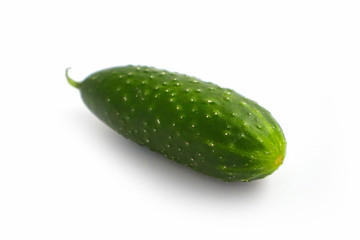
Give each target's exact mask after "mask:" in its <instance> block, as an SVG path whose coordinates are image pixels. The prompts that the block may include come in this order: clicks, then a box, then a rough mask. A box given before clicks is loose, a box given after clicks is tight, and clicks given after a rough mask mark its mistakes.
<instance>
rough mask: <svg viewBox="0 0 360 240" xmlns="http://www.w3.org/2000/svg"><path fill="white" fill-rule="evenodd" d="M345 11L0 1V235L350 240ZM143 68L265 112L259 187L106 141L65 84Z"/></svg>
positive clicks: (301, 6) (352, 69)
mask: <svg viewBox="0 0 360 240" xmlns="http://www.w3.org/2000/svg"><path fill="white" fill-rule="evenodd" d="M359 4H360V3H359V1H346V0H345V1H344V0H343V1H319V0H311V1H226V0H223V1H56V2H54V1H36V0H35V1H2V2H1V3H0V26H1V28H0V29H1V38H0V43H1V45H0V64H1V65H0V66H1V67H0V74H1V80H0V81H1V85H0V86H1V87H0V91H1V93H0V109H1V115H2V117H1V118H0V119H1V124H0V140H1V151H0V239H4V240H8V239H37V240H39V239H67V240H70V239H87V240H90V239H149V238H150V237H151V238H153V239H329V238H330V237H332V238H334V239H359V237H360V236H359V231H358V230H357V227H358V225H359V222H358V218H359V213H360V212H359V204H358V203H359V200H360V199H359V196H358V193H359V183H360V181H359V177H358V173H359V167H360V163H359V162H360V157H359V150H358V149H359V136H360V132H359V120H360V119H359V103H360V101H359V100H360V98H359V87H358V86H357V85H355V84H356V83H358V82H359V79H360V68H359V66H360V57H359V56H360V47H359V46H360V44H359V43H360V31H359V29H360V14H359V12H360V6H359ZM126 64H142V65H150V66H155V67H158V68H164V69H168V70H170V71H177V72H182V73H187V74H189V75H194V76H197V77H199V78H201V79H203V80H206V81H212V82H214V83H217V84H219V85H221V86H223V87H229V88H233V89H234V90H236V91H238V92H240V93H241V94H243V95H245V96H247V97H249V98H251V99H254V100H256V101H257V102H259V103H260V104H261V105H263V106H264V107H266V108H267V109H269V110H270V111H271V112H272V114H273V115H274V116H275V118H276V119H277V120H278V121H279V123H280V124H281V126H282V128H283V130H284V132H285V135H286V138H287V141H288V149H287V156H286V158H285V161H284V164H283V165H282V166H281V167H280V168H279V170H278V171H276V172H275V173H274V174H273V175H271V176H269V177H267V178H266V179H264V180H260V181H255V182H251V183H232V184H225V183H222V182H220V181H218V180H215V179H211V178H209V177H206V176H203V175H200V174H198V173H195V172H193V171H192V170H190V169H187V168H185V167H182V166H180V165H178V164H176V163H173V162H171V161H169V160H167V159H165V158H163V157H161V156H159V155H157V154H154V153H151V152H149V151H148V150H146V149H144V148H142V147H139V146H137V145H136V144H133V143H131V142H129V141H127V140H125V139H124V138H123V137H121V136H119V135H117V134H115V133H114V132H113V131H111V130H110V129H109V128H107V127H106V126H105V125H104V124H102V123H101V122H100V121H99V120H97V119H96V118H95V117H94V116H93V115H92V114H91V113H90V112H89V111H88V109H86V107H85V105H84V104H83V103H82V101H81V99H80V95H79V93H78V92H77V90H76V89H74V88H72V87H71V86H70V85H69V84H68V83H67V82H66V80H65V77H64V72H65V68H66V67H72V68H73V69H72V70H71V76H72V77H73V78H75V79H78V80H81V79H83V78H85V77H86V76H87V75H88V74H90V73H92V72H93V71H97V70H100V69H102V68H105V67H110V66H115V65H126Z"/></svg>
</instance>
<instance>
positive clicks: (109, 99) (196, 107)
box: [66, 66, 286, 182]
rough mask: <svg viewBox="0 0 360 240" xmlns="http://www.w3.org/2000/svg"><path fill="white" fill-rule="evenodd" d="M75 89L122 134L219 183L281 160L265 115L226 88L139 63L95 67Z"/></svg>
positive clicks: (256, 174) (253, 175) (280, 145)
mask: <svg viewBox="0 0 360 240" xmlns="http://www.w3.org/2000/svg"><path fill="white" fill-rule="evenodd" d="M66 77H67V80H68V81H69V83H70V84H71V85H72V86H74V87H76V88H79V89H80V91H81V96H82V99H83V101H84V102H85V104H86V105H87V107H88V108H89V109H90V110H91V111H92V112H93V113H94V114H95V115H96V116H97V117H98V118H99V119H101V120H102V121H103V122H104V123H106V124H107V125H108V126H109V127H111V128H112V129H114V130H115V131H116V132H118V133H119V134H121V135H123V136H124V137H126V138H128V139H131V140H132V141H134V142H136V143H138V144H140V145H144V146H146V147H148V148H149V149H151V150H152V151H155V152H158V153H160V154H162V155H164V156H166V157H168V158H170V159H172V160H174V161H176V162H178V163H181V164H184V165H186V166H189V167H190V168H192V169H194V170H195V171H198V172H201V173H203V174H206V175H209V176H212V177H216V178H218V179H221V180H223V181H226V182H232V181H246V182H247V181H251V180H255V179H261V178H264V177H265V176H267V175H269V174H271V173H272V172H274V171H275V170H276V169H277V168H278V167H279V166H280V165H281V164H282V162H283V159H284V157H285V151H286V140H285V137H284V134H283V132H282V130H281V128H280V126H279V124H278V123H277V122H276V120H275V119H274V118H273V117H272V116H271V114H270V113H269V112H268V111H267V110H265V109H264V108H263V107H261V106H259V105H258V104H257V103H256V102H254V101H252V100H249V99H248V98H245V97H243V96H242V95H240V94H238V93H236V92H234V91H233V90H230V89H225V88H221V87H219V86H217V85H215V84H213V83H209V82H203V81H201V80H199V79H197V78H195V77H190V76H187V75H184V74H179V73H172V72H168V71H165V70H159V69H156V68H152V67H145V66H124V67H113V68H108V69H105V70H101V71H98V72H95V73H93V74H91V75H90V76H88V77H87V78H86V79H85V80H84V81H83V82H81V83H79V82H75V81H74V80H72V79H71V78H70V77H69V76H68V72H67V71H66Z"/></svg>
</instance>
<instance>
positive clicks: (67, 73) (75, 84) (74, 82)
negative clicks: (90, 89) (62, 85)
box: [65, 68, 81, 88]
mask: <svg viewBox="0 0 360 240" xmlns="http://www.w3.org/2000/svg"><path fill="white" fill-rule="evenodd" d="M69 69H70V68H67V69H66V71H65V76H66V79H67V81H68V82H69V83H70V85H71V86H73V87H75V88H80V86H81V83H79V82H76V81H74V80H73V79H71V78H70V77H69Z"/></svg>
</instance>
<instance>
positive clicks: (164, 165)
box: [73, 111, 266, 199]
mask: <svg viewBox="0 0 360 240" xmlns="http://www.w3.org/2000/svg"><path fill="white" fill-rule="evenodd" d="M74 115H75V116H74ZM73 116H74V119H77V120H78V121H79V122H78V124H81V126H82V127H83V128H88V129H89V132H92V134H93V135H94V138H98V139H101V140H102V141H105V142H106V143H107V144H108V146H109V148H110V149H111V151H113V153H114V154H115V155H117V154H119V155H121V156H124V154H126V159H125V158H124V157H122V158H119V159H120V161H124V162H125V161H126V165H127V166H130V167H134V168H135V169H136V170H137V171H138V173H139V175H138V176H137V177H141V178H142V179H144V181H146V183H147V184H149V182H153V183H154V184H156V185H157V186H162V187H163V188H166V189H170V190H172V191H177V192H181V193H184V194H186V193H189V194H195V195H200V196H201V197H209V198H220V199H229V198H230V199H234V198H235V199H237V197H240V196H241V197H242V198H243V197H245V198H249V197H250V198H251V197H254V196H255V195H258V194H261V193H262V192H263V191H262V190H263V189H264V187H265V185H266V182H265V180H257V181H252V182H249V183H246V182H232V183H226V182H223V181H221V180H219V179H216V178H212V177H209V176H206V175H204V174H201V173H198V172H196V171H194V170H192V169H190V168H189V167H186V166H183V165H181V164H179V163H176V162H174V161H172V160H169V159H168V158H166V157H164V156H162V155H160V154H158V153H155V152H152V151H151V150H149V149H148V148H146V147H143V146H140V145H138V144H137V143H134V142H132V141H130V140H128V139H126V138H124V137H123V136H121V135H119V134H117V133H116V132H115V131H113V130H112V129H110V128H109V127H107V126H106V125H105V124H103V123H101V122H100V120H98V119H96V118H95V117H94V118H93V119H89V114H86V113H85V112H83V111H81V112H77V114H75V113H74V114H73ZM129 181H131V179H129Z"/></svg>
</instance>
